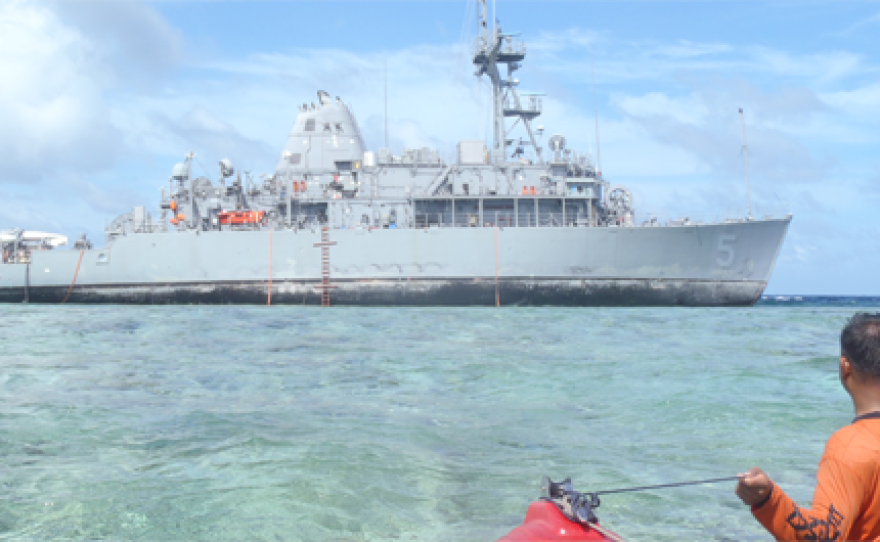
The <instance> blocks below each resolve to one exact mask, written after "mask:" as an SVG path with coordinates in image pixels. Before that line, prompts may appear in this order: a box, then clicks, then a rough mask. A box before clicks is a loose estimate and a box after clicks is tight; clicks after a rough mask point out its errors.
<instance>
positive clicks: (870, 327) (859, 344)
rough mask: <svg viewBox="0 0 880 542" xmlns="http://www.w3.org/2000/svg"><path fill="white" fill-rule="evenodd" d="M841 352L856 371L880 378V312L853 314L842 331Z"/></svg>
mask: <svg viewBox="0 0 880 542" xmlns="http://www.w3.org/2000/svg"><path fill="white" fill-rule="evenodd" d="M840 354H841V355H842V356H844V357H846V359H848V360H849V362H850V363H852V366H853V369H855V370H856V372H859V373H861V374H863V375H866V376H869V377H871V378H875V379H878V380H880V314H868V313H864V312H860V313H857V314H855V315H853V317H852V318H850V319H849V321H848V322H847V323H846V326H844V328H843V331H841V332H840Z"/></svg>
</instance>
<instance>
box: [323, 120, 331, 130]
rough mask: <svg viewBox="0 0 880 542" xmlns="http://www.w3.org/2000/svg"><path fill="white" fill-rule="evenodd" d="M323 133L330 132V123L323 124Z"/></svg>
mask: <svg viewBox="0 0 880 542" xmlns="http://www.w3.org/2000/svg"><path fill="white" fill-rule="evenodd" d="M324 131H325V132H330V123H329V122H325V123H324Z"/></svg>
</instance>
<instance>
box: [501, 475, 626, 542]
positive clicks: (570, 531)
mask: <svg viewBox="0 0 880 542" xmlns="http://www.w3.org/2000/svg"><path fill="white" fill-rule="evenodd" d="M543 494H544V495H543V496H542V497H541V500H539V501H536V502H533V503H532V504H531V506H529V511H528V512H527V513H526V520H525V521H524V522H523V524H522V525H520V526H519V527H517V528H516V529H514V530H512V531H510V532H509V533H508V534H507V535H505V536H503V537H501V538H499V539H498V542H538V541H540V542H552V541H555V540H565V541H569V542H575V541H578V542H580V541H587V540H612V541H616V542H621V541H622V540H623V538H621V537H620V536H619V535H617V534H615V533H613V532H611V531H609V530H608V529H605V528H604V527H602V526H600V525H599V520H598V519H597V518H596V515H595V514H594V513H593V510H595V509H596V508H598V507H599V497H598V496H597V495H592V494H584V493H578V492H576V491H574V490H573V489H572V486H571V479H566V480H563V481H562V482H558V483H557V482H553V481H551V480H550V479H549V478H544V487H543Z"/></svg>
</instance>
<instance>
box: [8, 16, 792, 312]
mask: <svg viewBox="0 0 880 542" xmlns="http://www.w3.org/2000/svg"><path fill="white" fill-rule="evenodd" d="M479 9H480V26H481V28H480V33H479V36H478V37H477V39H476V42H475V43H474V46H473V49H472V58H473V64H474V66H475V68H476V75H477V76H478V77H484V76H485V77H488V79H489V80H490V81H491V83H492V88H493V118H494V122H493V139H492V142H491V145H489V146H487V145H486V144H485V143H484V142H483V141H480V140H463V141H460V142H459V143H458V145H457V148H456V151H457V152H456V155H455V157H454V159H452V160H449V161H448V162H447V161H446V160H444V159H443V158H441V156H440V154H439V153H438V151H437V150H435V149H430V148H420V149H403V150H402V152H401V153H400V154H399V155H398V154H394V153H393V152H392V151H391V150H390V149H388V148H382V149H378V150H377V151H375V152H374V151H371V150H368V149H367V148H366V146H365V144H364V138H363V137H362V135H361V131H360V128H359V127H358V123H357V120H356V118H355V116H354V115H353V114H352V112H351V110H350V108H349V106H348V105H347V104H346V103H344V102H343V101H342V100H341V99H340V98H339V97H335V98H334V97H332V96H331V95H330V94H329V93H327V92H323V91H320V92H318V96H317V102H312V103H304V104H302V105H301V106H300V107H299V114H298V115H297V117H296V121H295V122H294V125H293V129H292V130H291V132H290V136H289V138H288V140H287V143H286V145H285V147H284V149H283V152H282V153H281V157H280V160H279V162H278V165H277V168H276V170H275V173H274V174H272V175H265V176H263V177H262V178H260V179H257V180H254V179H253V178H252V177H250V175H246V176H245V178H244V179H242V176H241V174H240V172H236V170H235V168H234V167H233V165H232V163H231V162H230V161H229V160H226V159H224V160H221V161H220V162H219V164H218V170H217V178H216V179H213V180H212V179H210V178H208V177H207V176H198V177H196V176H194V175H193V167H192V163H193V154H192V153H190V154H188V155H187V156H186V159H185V160H184V162H182V163H180V164H177V165H176V166H174V168H173V170H172V175H171V177H170V179H169V180H168V187H167V189H163V191H162V195H161V202H160V207H159V209H160V211H159V212H158V213H157V214H160V216H158V217H154V216H153V214H152V213H150V212H147V209H146V208H145V207H143V206H137V207H134V208H133V209H132V210H131V211H130V212H126V213H124V214H123V215H121V216H119V217H118V218H116V219H115V220H113V221H112V222H111V223H110V224H109V225H108V226H107V227H106V229H105V235H106V240H105V244H104V246H103V247H98V248H96V247H93V246H92V244H91V242H89V241H88V240H87V239H86V238H85V237H84V236H83V237H82V238H80V239H79V240H77V241H76V242H75V243H74V245H73V247H72V248H71V249H66V250H65V249H61V248H59V247H60V246H61V245H63V244H65V241H66V239H65V238H63V237H62V236H58V235H53V234H50V233H44V232H32V231H26V230H21V229H10V230H4V231H2V232H0V248H2V263H0V301H4V302H23V301H24V302H40V303H65V302H67V303H156V304H159V303H211V304H220V303H252V304H267V303H268V304H279V303H283V304H313V305H317V304H322V305H329V304H331V302H332V304H334V305H337V304H340V305H490V306H491V305H573V306H588V305H690V306H723V305H752V304H754V303H755V302H756V301H757V300H758V299H759V298H760V296H761V294H762V292H763V291H764V288H765V287H766V285H767V281H768V280H769V278H770V274H771V272H772V270H773V266H774V264H775V262H776V259H777V257H778V255H779V251H780V248H781V246H782V242H783V239H784V237H785V234H786V232H787V230H788V226H789V223H790V221H791V215H787V216H784V217H778V218H773V217H766V218H762V219H756V218H753V217H751V216H748V215H747V216H745V217H743V218H737V219H727V220H723V221H720V222H717V223H702V222H693V221H690V220H687V219H682V220H677V221H668V222H664V223H661V222H658V221H657V220H652V219H649V220H647V221H644V222H641V223H636V222H635V210H634V203H633V198H632V195H631V193H630V191H629V190H627V189H626V188H625V187H623V186H616V185H613V184H611V183H609V182H608V181H607V180H605V179H604V177H603V176H602V174H601V171H598V168H596V167H594V165H593V163H592V160H591V158H590V157H589V156H588V155H587V154H582V153H578V152H576V151H574V150H572V149H569V148H567V145H566V140H565V137H564V136H562V135H558V134H556V135H552V136H551V137H549V138H548V140H547V148H546V149H544V148H543V147H542V144H541V143H540V142H541V141H542V135H541V132H542V129H540V128H539V127H537V126H535V125H534V121H535V119H536V118H537V117H538V116H539V115H540V114H541V110H542V97H541V95H539V94H530V93H525V92H522V91H520V90H519V88H518V85H519V81H518V79H516V78H515V77H514V74H515V72H516V70H517V69H519V68H520V66H521V63H522V62H523V61H524V59H525V57H526V47H525V44H524V43H523V42H522V41H520V40H519V39H518V38H517V37H516V36H513V35H508V34H504V33H503V31H502V30H501V29H500V28H498V25H497V24H493V25H492V27H493V28H492V29H489V25H487V24H486V20H487V19H486V5H485V0H482V1H481V2H480V8H479ZM502 70H503V72H502ZM514 127H515V128H517V129H518V130H521V131H522V132H523V136H522V137H520V138H519V140H516V139H510V138H509V134H510V133H511V132H510V131H511V130H512V129H513V128H514ZM386 146H387V144H386Z"/></svg>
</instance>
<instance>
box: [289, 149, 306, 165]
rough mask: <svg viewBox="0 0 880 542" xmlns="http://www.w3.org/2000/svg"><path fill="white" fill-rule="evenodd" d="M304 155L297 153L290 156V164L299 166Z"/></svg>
mask: <svg viewBox="0 0 880 542" xmlns="http://www.w3.org/2000/svg"><path fill="white" fill-rule="evenodd" d="M302 156H303V155H302V154H301V153H298V152H295V153H293V154H291V155H290V163H291V164H293V165H298V164H299V163H300V162H301V161H302Z"/></svg>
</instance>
